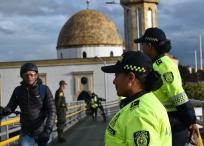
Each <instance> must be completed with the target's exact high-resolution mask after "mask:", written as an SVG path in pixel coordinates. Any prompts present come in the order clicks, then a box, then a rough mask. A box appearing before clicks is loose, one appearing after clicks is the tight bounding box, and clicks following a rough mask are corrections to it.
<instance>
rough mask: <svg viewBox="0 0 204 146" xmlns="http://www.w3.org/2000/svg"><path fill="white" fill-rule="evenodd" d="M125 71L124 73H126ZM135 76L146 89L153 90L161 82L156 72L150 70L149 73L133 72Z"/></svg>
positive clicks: (159, 85) (157, 87)
mask: <svg viewBox="0 0 204 146" xmlns="http://www.w3.org/2000/svg"><path fill="white" fill-rule="evenodd" d="M128 73H129V72H127V73H126V74H128ZM134 74H135V76H136V78H137V79H138V80H139V81H140V83H141V84H142V85H143V86H144V89H145V90H146V91H155V90H157V89H159V88H160V87H161V86H162V84H163V82H162V79H161V76H160V74H159V73H158V72H156V71H154V70H152V71H150V72H149V73H135V72H134Z"/></svg>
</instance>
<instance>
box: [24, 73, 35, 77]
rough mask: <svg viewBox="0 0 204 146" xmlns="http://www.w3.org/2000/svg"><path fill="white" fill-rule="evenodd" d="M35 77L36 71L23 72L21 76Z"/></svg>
mask: <svg viewBox="0 0 204 146" xmlns="http://www.w3.org/2000/svg"><path fill="white" fill-rule="evenodd" d="M29 76H30V77H35V76H36V73H25V74H23V77H29Z"/></svg>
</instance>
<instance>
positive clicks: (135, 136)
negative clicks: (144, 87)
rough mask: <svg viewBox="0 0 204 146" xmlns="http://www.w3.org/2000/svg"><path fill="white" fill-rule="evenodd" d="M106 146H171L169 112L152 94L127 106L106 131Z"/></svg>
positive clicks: (118, 113) (145, 95) (117, 114)
mask: <svg viewBox="0 0 204 146" xmlns="http://www.w3.org/2000/svg"><path fill="white" fill-rule="evenodd" d="M105 145H106V146H172V136H171V127H170V123H169V119H168V115H167V112H166V109H165V108H164V106H163V105H162V104H161V102H160V101H159V100H158V99H157V98H156V96H155V95H154V94H153V93H151V92H150V93H146V94H144V95H142V96H140V97H138V98H136V99H134V100H133V101H132V102H130V103H128V104H127V105H126V106H124V107H123V108H122V109H121V110H120V111H119V112H117V113H116V115H115V116H114V117H113V118H112V120H111V121H110V123H109V125H108V127H107V129H106V132H105Z"/></svg>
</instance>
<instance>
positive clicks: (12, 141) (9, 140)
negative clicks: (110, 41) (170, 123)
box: [0, 100, 204, 146]
mask: <svg viewBox="0 0 204 146" xmlns="http://www.w3.org/2000/svg"><path fill="white" fill-rule="evenodd" d="M191 102H192V103H193V105H194V107H195V110H196V115H197V119H198V124H199V126H200V127H202V126H204V116H203V115H204V101H198V100H191ZM104 107H105V111H106V114H107V115H108V120H107V121H109V120H110V119H111V117H112V115H113V114H114V113H116V112H117V111H118V110H119V106H118V103H117V101H112V102H107V103H105V104H104ZM19 120H20V118H19V117H14V115H13V116H12V115H11V116H9V117H6V118H5V119H4V120H3V121H1V122H0V127H1V132H0V138H1V139H0V140H1V142H0V146H4V145H17V143H18V139H19V135H18V132H19V130H20V125H19ZM107 124H108V122H106V123H105V122H104V121H103V119H102V117H101V116H100V114H98V118H97V120H96V121H94V120H93V119H92V117H91V116H87V113H86V105H85V103H84V102H81V101H80V102H72V103H69V104H68V113H67V123H66V132H65V138H66V143H62V144H59V143H57V141H56V139H54V146H67V145H70V146H84V145H85V146H86V145H88V146H96V145H97V146H104V132H105V129H106V127H107ZM53 136H54V138H56V137H57V132H56V127H55V128H54V133H53Z"/></svg>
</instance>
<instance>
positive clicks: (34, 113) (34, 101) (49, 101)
mask: <svg viewBox="0 0 204 146" xmlns="http://www.w3.org/2000/svg"><path fill="white" fill-rule="evenodd" d="M20 76H21V78H22V79H23V81H22V82H21V85H20V86H17V87H16V88H15V89H14V91H13V94H12V96H11V98H10V101H9V103H8V105H7V106H6V107H5V108H3V107H1V108H0V109H1V110H0V112H1V113H0V116H7V115H9V114H11V113H13V112H14V111H15V109H16V108H17V106H19V107H20V110H21V113H20V123H21V131H20V140H19V146H28V145H29V146H35V144H36V143H38V145H39V146H50V145H51V142H52V136H51V132H52V129H53V126H54V124H55V116H56V108H55V103H54V99H53V96H52V94H51V92H50V90H49V88H48V87H47V86H46V85H43V84H42V81H41V79H40V78H39V77H38V68H37V66H36V65H35V64H33V63H25V64H23V65H22V66H21V70H20Z"/></svg>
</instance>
